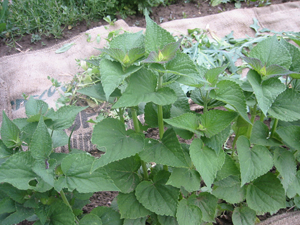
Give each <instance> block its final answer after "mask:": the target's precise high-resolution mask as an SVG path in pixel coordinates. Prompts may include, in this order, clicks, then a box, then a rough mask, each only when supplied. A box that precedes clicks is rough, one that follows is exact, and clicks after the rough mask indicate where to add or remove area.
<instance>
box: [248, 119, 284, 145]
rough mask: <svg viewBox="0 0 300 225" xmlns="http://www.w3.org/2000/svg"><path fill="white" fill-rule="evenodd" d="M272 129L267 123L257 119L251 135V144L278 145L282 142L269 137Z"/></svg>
mask: <svg viewBox="0 0 300 225" xmlns="http://www.w3.org/2000/svg"><path fill="white" fill-rule="evenodd" d="M269 134H270V131H269V128H268V126H267V125H265V124H264V123H263V122H261V121H259V120H257V121H255V123H254V124H253V128H252V133H251V137H250V142H251V144H256V145H263V146H278V145H281V143H280V142H279V141H278V140H276V139H274V138H271V137H269Z"/></svg>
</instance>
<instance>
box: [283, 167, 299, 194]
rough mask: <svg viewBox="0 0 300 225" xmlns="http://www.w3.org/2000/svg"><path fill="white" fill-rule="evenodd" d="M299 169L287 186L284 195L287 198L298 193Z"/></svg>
mask: <svg viewBox="0 0 300 225" xmlns="http://www.w3.org/2000/svg"><path fill="white" fill-rule="evenodd" d="M299 187H300V170H298V171H297V174H296V177H295V179H294V180H293V182H292V183H291V185H290V186H289V187H288V189H287V191H286V195H287V196H288V197H289V198H294V197H295V195H296V194H298V195H300V188H299Z"/></svg>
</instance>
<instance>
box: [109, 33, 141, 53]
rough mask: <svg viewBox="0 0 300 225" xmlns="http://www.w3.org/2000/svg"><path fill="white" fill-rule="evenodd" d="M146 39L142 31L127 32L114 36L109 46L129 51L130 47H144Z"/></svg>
mask: <svg viewBox="0 0 300 225" xmlns="http://www.w3.org/2000/svg"><path fill="white" fill-rule="evenodd" d="M144 39H145V38H144V34H143V32H142V31H140V32H136V33H128V32H125V33H123V34H120V35H118V36H116V37H114V38H113V39H112V40H111V42H110V43H109V46H110V48H118V49H121V50H122V51H124V52H128V51H129V50H130V49H133V48H141V47H143V46H144Z"/></svg>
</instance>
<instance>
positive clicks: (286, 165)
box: [274, 148, 297, 190]
mask: <svg viewBox="0 0 300 225" xmlns="http://www.w3.org/2000/svg"><path fill="white" fill-rule="evenodd" d="M274 165H275V166H276V169H277V170H278V172H279V174H280V176H279V178H280V181H281V184H282V185H283V187H284V189H285V190H287V189H288V187H289V185H290V184H291V183H292V182H293V181H294V179H295V177H296V172H297V164H296V160H295V157H294V155H293V153H292V152H290V151H288V150H287V149H284V148H276V150H275V151H274Z"/></svg>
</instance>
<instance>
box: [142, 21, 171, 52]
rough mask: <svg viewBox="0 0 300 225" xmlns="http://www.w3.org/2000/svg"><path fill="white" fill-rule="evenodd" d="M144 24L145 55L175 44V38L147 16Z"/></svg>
mask: <svg viewBox="0 0 300 225" xmlns="http://www.w3.org/2000/svg"><path fill="white" fill-rule="evenodd" d="M146 23H147V24H146V35H145V48H146V52H147V53H150V52H158V51H159V50H161V49H163V47H165V46H166V45H167V44H170V43H172V42H175V38H174V37H173V36H172V35H171V34H170V33H169V32H168V31H166V30H165V29H163V28H161V27H160V26H158V25H157V24H156V23H155V22H154V21H153V20H151V19H150V17H149V16H148V15H146Z"/></svg>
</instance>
